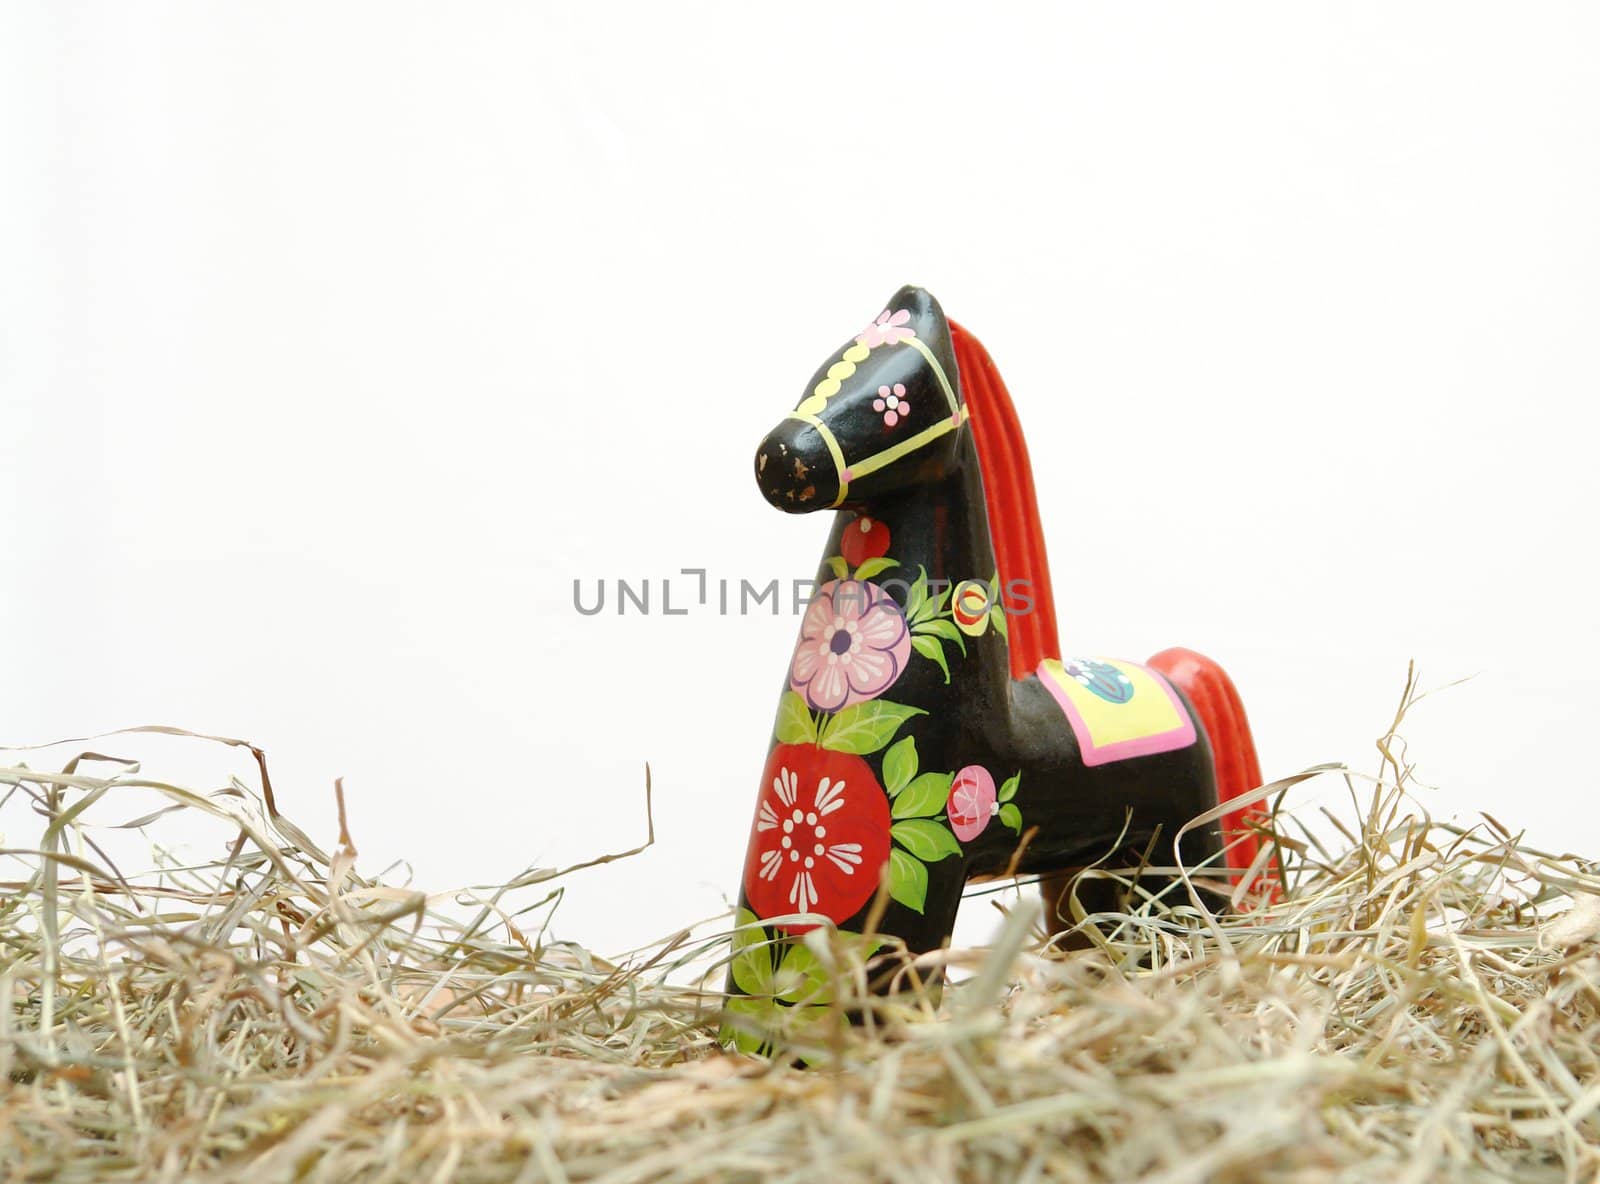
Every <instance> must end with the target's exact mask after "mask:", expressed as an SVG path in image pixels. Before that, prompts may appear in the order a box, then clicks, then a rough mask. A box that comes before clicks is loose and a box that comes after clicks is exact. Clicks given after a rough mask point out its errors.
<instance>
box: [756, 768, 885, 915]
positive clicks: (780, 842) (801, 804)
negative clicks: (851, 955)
mask: <svg viewBox="0 0 1600 1184" xmlns="http://www.w3.org/2000/svg"><path fill="white" fill-rule="evenodd" d="M761 782H762V788H761V797H760V799H759V800H758V801H757V802H756V821H755V829H754V830H752V831H751V832H750V847H749V849H748V851H747V852H746V853H745V860H744V894H745V898H746V899H747V900H748V901H749V902H750V907H751V908H752V909H754V910H755V913H756V915H757V916H758V917H762V918H766V917H781V916H783V915H784V914H785V913H820V914H822V915H823V916H824V917H827V918H829V919H830V920H832V921H833V922H834V923H835V924H837V923H840V922H842V921H845V920H847V919H848V918H849V917H851V916H853V915H854V914H855V913H857V912H859V911H860V910H861V908H862V907H863V906H864V905H865V904H866V903H867V901H869V900H871V899H872V894H873V893H874V892H876V891H877V889H878V876H879V874H880V872H881V871H882V869H883V865H884V864H885V863H887V862H888V860H889V797H888V795H887V794H886V793H884V791H883V786H882V785H880V784H879V783H878V779H877V778H876V777H875V776H873V773H872V768H871V766H870V765H868V764H867V762H866V761H864V760H862V759H861V758H860V757H859V756H854V755H852V754H851V753H847V752H831V751H829V750H827V749H824V748H818V747H817V746H816V745H814V744H780V745H778V746H777V747H776V748H774V749H773V750H772V755H771V756H769V757H768V758H767V767H766V769H765V770H764V771H763V772H762V774H761ZM778 928H780V929H783V930H785V931H786V932H788V933H804V932H805V931H806V930H808V929H815V928H816V926H815V925H805V924H794V925H780V926H778Z"/></svg>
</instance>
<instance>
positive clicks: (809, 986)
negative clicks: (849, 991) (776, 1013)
mask: <svg viewBox="0 0 1600 1184" xmlns="http://www.w3.org/2000/svg"><path fill="white" fill-rule="evenodd" d="M772 984H773V989H774V991H775V992H776V994H777V996H778V998H779V999H782V1000H783V1001H784V1002H786V1003H827V1002H829V1001H830V1000H832V998H833V980H832V978H831V977H829V975H828V970H827V968H826V967H825V966H823V965H822V960H821V959H820V958H818V957H817V955H816V954H815V953H814V952H813V951H812V949H811V947H810V946H808V945H806V944H805V943H804V942H795V943H794V944H793V945H791V946H790V947H789V952H788V953H787V954H785V955H784V956H783V961H782V962H781V963H779V964H778V972H777V974H776V975H774V976H773V980H772Z"/></svg>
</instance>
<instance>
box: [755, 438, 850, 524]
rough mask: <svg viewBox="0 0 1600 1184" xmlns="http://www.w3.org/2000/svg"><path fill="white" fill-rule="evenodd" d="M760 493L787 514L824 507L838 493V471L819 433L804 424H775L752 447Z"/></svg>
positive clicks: (831, 502) (801, 512)
mask: <svg viewBox="0 0 1600 1184" xmlns="http://www.w3.org/2000/svg"><path fill="white" fill-rule="evenodd" d="M756 484H757V485H758V486H760V487H761V495H762V496H763V497H765V498H766V499H767V501H769V502H771V503H772V504H773V505H774V506H777V507H778V509H780V510H783V511H785V512H787V513H790V514H805V513H808V512H809V511H811V510H826V509H828V508H829V507H831V506H832V505H833V503H834V500H835V499H836V498H837V497H838V496H839V474H838V473H837V472H836V471H835V470H834V464H833V458H832V457H831V456H829V455H828V446H827V445H826V444H824V443H823V441H822V434H821V433H820V432H818V431H817V429H816V428H814V427H812V426H811V425H810V424H808V423H801V422H799V421H798V420H791V421H788V422H785V423H782V424H780V425H778V426H777V427H776V428H774V429H773V430H772V431H771V432H769V433H768V434H767V438H766V439H765V440H763V441H761V447H759V448H757V449H756Z"/></svg>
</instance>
